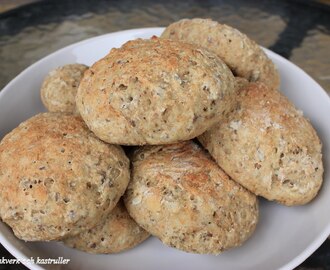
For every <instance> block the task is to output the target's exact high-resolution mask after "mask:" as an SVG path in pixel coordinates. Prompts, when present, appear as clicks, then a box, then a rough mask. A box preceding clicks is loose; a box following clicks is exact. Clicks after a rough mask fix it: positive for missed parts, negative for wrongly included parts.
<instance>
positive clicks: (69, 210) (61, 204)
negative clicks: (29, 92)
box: [0, 113, 129, 241]
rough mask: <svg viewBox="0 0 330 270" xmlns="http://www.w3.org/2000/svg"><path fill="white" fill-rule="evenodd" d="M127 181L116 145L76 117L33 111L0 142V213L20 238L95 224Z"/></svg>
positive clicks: (36, 237)
mask: <svg viewBox="0 0 330 270" xmlns="http://www.w3.org/2000/svg"><path fill="white" fill-rule="evenodd" d="M128 181H129V161H128V159H127V157H126V156H125V154H124V152H123V150H122V149H121V148H120V146H114V145H108V144H105V143H104V142H102V141H100V140H99V139H98V138H96V137H95V136H94V134H93V133H92V132H91V131H90V130H88V128H87V126H86V125H85V123H84V122H83V120H82V119H81V118H80V117H79V116H73V115H69V114H63V113H44V114H39V115H37V116H34V117H32V118H30V119H29V120H27V121H25V122H23V123H22V124H20V125H19V126H18V127H17V128H15V129H14V130H13V131H11V132H10V133H9V134H8V135H6V136H5V137H4V138H3V140H2V141H1V143H0V216H1V218H2V220H3V221H4V222H6V223H7V224H8V225H9V226H11V227H12V229H13V231H14V233H15V235H16V236H17V237H18V238H21V239H23V240H27V241H35V240H53V239H59V238H61V237H64V236H66V235H75V234H78V233H80V232H81V231H83V230H86V229H89V228H91V227H93V226H95V225H96V224H97V223H98V221H99V220H100V219H101V218H103V217H105V216H107V215H108V213H109V212H110V211H111V210H112V209H113V208H114V207H115V205H116V204H117V202H118V200H119V198H120V197H121V195H122V194H123V193H124V191H125V189H126V186H127V184H128Z"/></svg>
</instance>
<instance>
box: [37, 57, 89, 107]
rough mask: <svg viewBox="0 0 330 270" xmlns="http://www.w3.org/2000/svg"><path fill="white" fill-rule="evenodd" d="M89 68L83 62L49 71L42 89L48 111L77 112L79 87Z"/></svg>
mask: <svg viewBox="0 0 330 270" xmlns="http://www.w3.org/2000/svg"><path fill="white" fill-rule="evenodd" d="M87 69H88V67H87V66H85V65H82V64H70V65H64V66H61V67H58V68H56V69H54V70H52V71H51V72H49V74H48V75H47V77H46V78H45V80H44V81H43V83H42V86H41V90H40V95H41V100H42V103H43V104H44V105H45V107H46V108H47V110H48V111H50V112H68V113H77V109H76V94H77V89H78V86H79V83H80V81H81V79H82V77H83V74H84V72H85V71H86V70H87Z"/></svg>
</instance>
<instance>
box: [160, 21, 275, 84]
mask: <svg viewBox="0 0 330 270" xmlns="http://www.w3.org/2000/svg"><path fill="white" fill-rule="evenodd" d="M161 37H162V38H169V39H174V40H181V41H184V42H189V43H192V44H195V45H198V46H200V47H203V48H207V49H208V50H210V51H212V52H214V53H215V54H217V55H218V56H219V57H220V58H221V59H222V60H223V61H224V62H225V63H226V64H227V65H228V66H229V67H230V68H231V70H232V71H233V73H234V74H235V75H237V76H240V77H244V78H246V79H248V80H249V81H252V82H253V81H261V82H264V83H265V84H267V85H268V86H269V87H270V88H274V89H278V88H279V85H280V79H279V74H278V72H277V70H276V67H275V65H274V64H273V63H272V61H271V60H270V59H269V58H268V57H267V55H266V54H265V53H264V52H263V50H262V49H261V48H260V47H259V46H258V44H256V43H255V42H254V41H253V40H251V39H249V38H248V37H247V36H246V35H245V34H243V33H241V32H240V31H238V30H237V29H235V28H232V27H230V26H228V25H225V24H220V23H218V22H215V21H212V20H210V19H199V18H196V19H191V20H190V19H183V20H180V21H178V22H175V23H172V24H171V25H169V26H168V27H167V28H166V29H165V31H164V32H163V34H162V35H161Z"/></svg>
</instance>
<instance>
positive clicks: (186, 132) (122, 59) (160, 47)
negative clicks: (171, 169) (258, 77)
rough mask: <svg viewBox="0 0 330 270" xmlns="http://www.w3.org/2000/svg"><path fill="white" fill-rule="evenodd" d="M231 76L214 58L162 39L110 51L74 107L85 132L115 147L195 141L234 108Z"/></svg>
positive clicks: (95, 67) (81, 88)
mask: <svg viewBox="0 0 330 270" xmlns="http://www.w3.org/2000/svg"><path fill="white" fill-rule="evenodd" d="M234 92H235V88H234V76H233V75H232V73H231V71H230V70H229V68H228V67H227V66H226V65H225V64H224V63H223V62H222V61H221V60H220V59H219V58H218V57H217V56H216V55H214V54H212V53H210V52H208V51H206V50H203V49H199V48H196V47H195V46H193V45H190V44H185V43H181V42H178V41H170V40H164V39H157V38H154V39H151V40H143V39H137V40H132V41H129V42H127V43H126V44H124V45H123V46H122V47H121V48H119V49H112V50H111V52H110V53H109V54H108V55H107V56H106V57H104V58H103V59H101V60H99V61H98V62H96V63H95V64H94V65H93V66H92V67H91V68H90V69H89V70H88V71H87V72H86V73H85V75H84V78H83V80H82V82H81V84H80V86H79V89H78V93H77V100H76V101H77V106H78V109H79V112H80V114H81V116H82V117H83V119H84V120H85V122H86V123H87V125H88V127H89V128H90V129H91V130H92V131H93V132H94V133H95V134H96V136H98V137H99V138H100V139H102V140H104V141H106V142H108V143H114V144H123V145H143V144H168V143H173V142H178V141H182V140H187V139H191V138H194V137H196V136H198V135H200V134H201V133H203V132H204V131H205V130H206V129H208V128H209V127H211V126H212V125H213V124H214V123H216V122H217V121H218V118H219V117H220V116H221V114H222V113H225V112H227V111H229V110H230V109H231V108H232V105H233V102H234V100H233V99H232V96H233V95H232V93H234Z"/></svg>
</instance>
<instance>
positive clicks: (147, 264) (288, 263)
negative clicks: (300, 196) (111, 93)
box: [0, 28, 330, 270]
mask: <svg viewBox="0 0 330 270" xmlns="http://www.w3.org/2000/svg"><path fill="white" fill-rule="evenodd" d="M162 30H163V29H162V28H146V29H135V30H127V31H122V32H117V33H112V34H107V35H103V36H99V37H95V38H92V39H88V40H86V41H83V42H79V43H76V44H73V45H71V46H68V47H66V48H64V49H61V50H59V51H57V52H55V53H53V54H51V55H49V56H47V57H45V58H43V59H41V60H40V61H38V62H37V63H35V64H33V65H32V66H30V67H29V68H27V69H26V70H24V71H23V72H22V73H21V74H19V75H18V76H17V77H16V78H15V79H14V80H12V81H11V82H10V83H9V84H8V85H7V86H6V87H5V88H4V89H3V90H2V91H1V92H0V138H2V137H3V136H4V135H5V134H6V133H8V132H9V131H10V130H12V129H13V128H15V127H16V126H17V125H18V124H19V123H20V122H22V121H23V120H25V119H27V118H29V117H31V116H32V115H35V114H37V113H39V112H41V111H44V107H43V105H42V103H41V100H40V98H39V89H40V85H41V83H42V80H43V79H44V77H45V75H46V74H47V73H48V72H49V71H50V70H52V69H54V68H56V67H57V66H61V65H64V64H69V63H83V64H87V65H91V64H93V63H94V62H95V61H96V60H98V59H100V58H101V57H103V56H104V55H105V54H107V53H108V52H109V50H110V49H111V48H112V47H119V46H120V45H121V44H123V43H124V42H126V41H128V40H131V39H136V38H139V37H142V38H149V37H150V36H152V35H159V34H160V33H161V32H162ZM266 52H267V54H268V55H269V56H270V57H271V58H272V60H273V61H274V63H275V64H276V65H277V67H278V69H279V71H280V75H281V80H282V83H281V89H282V91H283V92H284V94H286V95H287V96H288V97H289V99H290V100H292V101H293V102H294V104H295V105H296V106H297V107H298V108H300V109H302V110H303V111H304V114H305V116H307V117H308V118H310V119H311V122H312V124H313V125H314V127H315V128H316V129H317V132H318V134H319V136H320V138H321V140H322V142H323V156H324V166H325V175H324V185H323V187H322V190H321V192H320V194H319V195H318V197H317V198H316V199H315V200H314V201H313V202H312V203H310V204H308V205H306V206H300V207H285V206H281V205H278V204H276V203H271V202H267V201H264V200H261V202H260V221H259V223H258V225H257V229H256V231H255V233H254V235H253V236H252V237H251V238H250V239H249V240H248V241H247V242H246V243H245V244H244V245H243V246H242V247H239V248H236V249H233V250H230V251H227V252H224V253H223V254H221V255H219V256H211V255H195V254H188V253H185V252H181V251H178V250H175V249H173V248H169V247H166V246H164V245H163V244H162V243H161V242H160V241H159V240H157V239H156V238H150V239H148V240H147V241H146V242H144V243H143V244H141V245H140V246H138V247H136V248H134V249H132V250H130V251H127V252H123V253H121V254H116V255H90V254H87V253H83V252H80V251H78V250H73V249H70V248H67V247H65V246H64V245H62V244H60V243H55V242H51V243H43V242H31V243H25V242H23V241H20V240H18V239H17V238H15V237H14V235H13V233H12V232H11V230H10V228H8V227H7V226H6V225H5V224H3V223H1V222H0V241H1V243H2V245H4V246H5V247H6V248H7V249H8V250H9V251H10V252H11V253H12V254H13V255H14V256H15V257H17V258H19V259H26V258H30V257H33V258H34V259H35V260H36V259H37V257H40V258H54V259H55V258H58V257H64V258H68V259H70V263H69V264H67V265H36V264H29V263H27V262H25V264H26V266H27V267H29V268H31V269H88V270H89V269H116V270H117V269H125V270H128V269H134V270H138V269H143V270H147V269H158V270H161V269H189V270H194V269H203V270H208V269H231V270H236V269H237V270H239V269H244V270H249V269H251V270H256V269H262V270H267V269H292V268H294V267H295V266H297V265H299V264H300V263H301V262H303V261H304V260H305V259H306V258H307V257H308V256H309V255H311V254H312V253H313V252H314V251H315V250H316V249H317V248H318V247H319V246H320V245H321V244H322V242H323V241H324V240H325V239H326V238H327V237H328V235H329V234H330V211H329V206H330V187H329V185H330V175H329V168H330V122H329V117H330V99H329V97H328V95H327V94H326V93H325V92H324V90H323V89H322V88H321V87H320V86H319V85H318V84H317V83H316V82H315V81H314V80H313V79H311V78H310V77H309V76H308V75H307V74H306V73H305V72H303V71H302V70H301V69H299V68H298V67H297V66H295V65H293V64H292V63H290V62H289V61H287V60H285V59H284V58H282V57H280V56H279V55H277V54H275V53H273V52H270V51H268V50H266Z"/></svg>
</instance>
